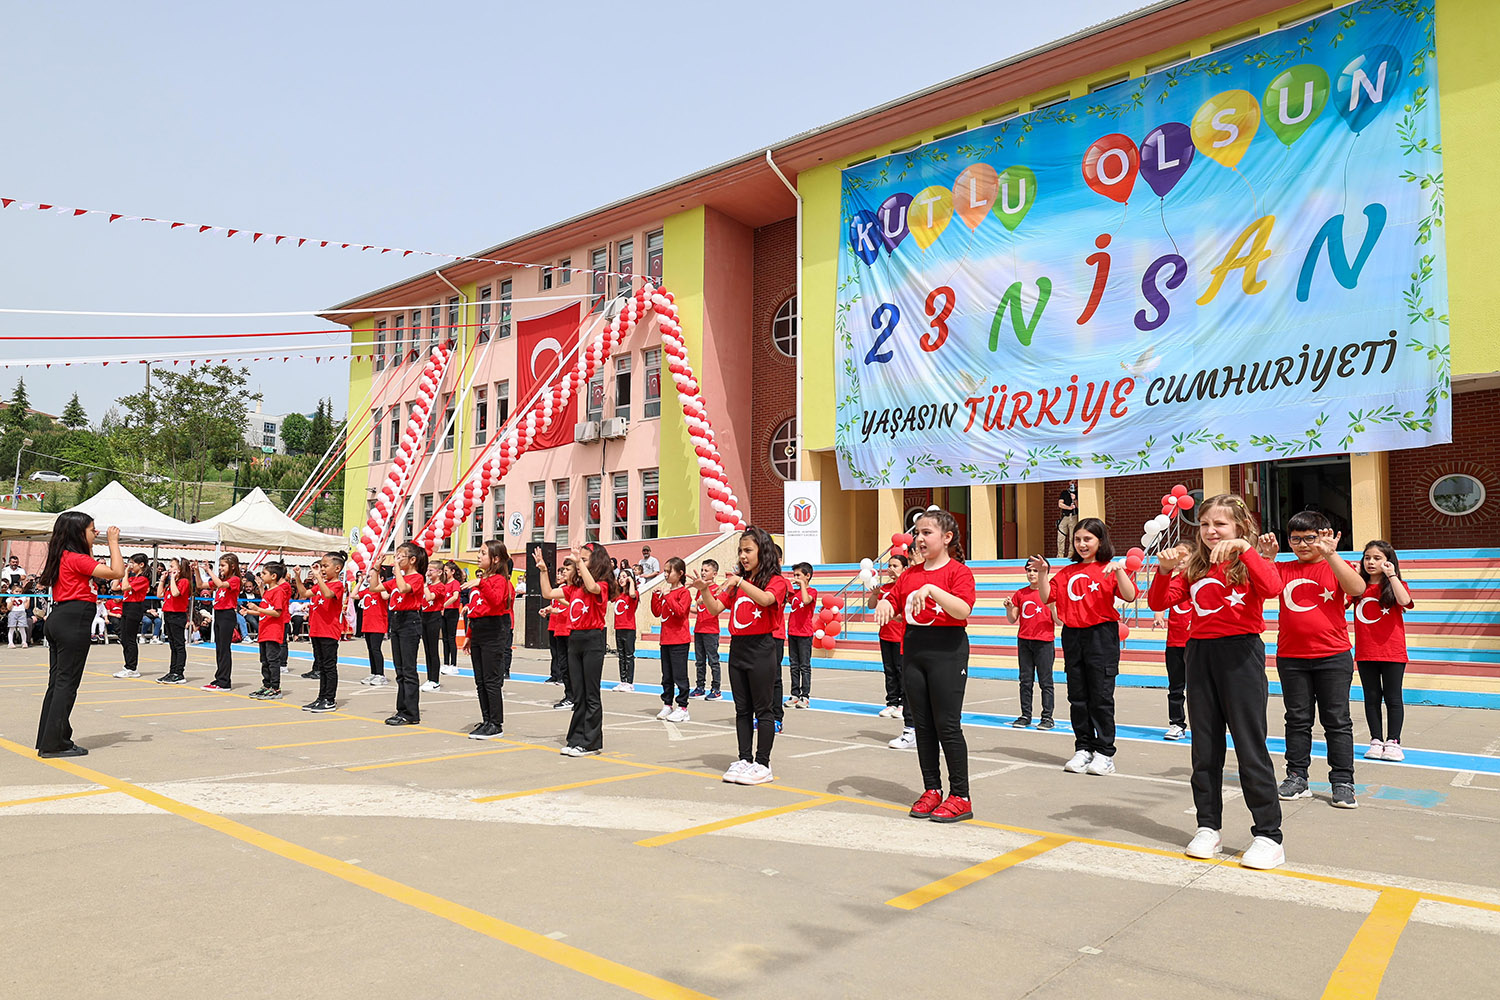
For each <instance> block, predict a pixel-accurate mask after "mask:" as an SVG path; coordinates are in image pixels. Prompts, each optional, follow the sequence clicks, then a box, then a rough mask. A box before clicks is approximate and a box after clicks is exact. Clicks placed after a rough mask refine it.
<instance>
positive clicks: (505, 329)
mask: <svg viewBox="0 0 1500 1000" xmlns="http://www.w3.org/2000/svg"><path fill="white" fill-rule="evenodd" d="M510 289H511V285H510V279H509V278H506V279H505V280H504V281H502V282H500V321H499V324H498V325H499V329H498V330H497V331H496V336H497V337H498V338H499V339H501V340H504V339H505V338H506V337H509V336H510Z"/></svg>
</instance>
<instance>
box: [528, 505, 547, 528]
mask: <svg viewBox="0 0 1500 1000" xmlns="http://www.w3.org/2000/svg"><path fill="white" fill-rule="evenodd" d="M531 525H532V527H534V528H545V527H546V526H547V505H546V503H544V502H543V501H541V500H538V501H537V502H536V503H534V504H532V505H531Z"/></svg>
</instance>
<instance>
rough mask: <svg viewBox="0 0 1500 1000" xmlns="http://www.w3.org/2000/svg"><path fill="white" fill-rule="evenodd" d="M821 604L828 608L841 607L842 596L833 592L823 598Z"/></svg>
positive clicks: (842, 604)
mask: <svg viewBox="0 0 1500 1000" xmlns="http://www.w3.org/2000/svg"><path fill="white" fill-rule="evenodd" d="M823 606H824V607H829V608H842V607H843V606H844V599H843V598H842V597H839V596H838V595H837V594H833V595H830V596H828V597H825V598H823Z"/></svg>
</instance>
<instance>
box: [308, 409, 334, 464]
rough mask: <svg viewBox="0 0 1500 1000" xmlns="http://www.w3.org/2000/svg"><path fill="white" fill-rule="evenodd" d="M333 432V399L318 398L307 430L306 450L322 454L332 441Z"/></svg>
mask: <svg viewBox="0 0 1500 1000" xmlns="http://www.w3.org/2000/svg"><path fill="white" fill-rule="evenodd" d="M333 433H334V431H333V400H331V399H320V400H318V410H317V412H316V413H314V414H313V418H312V426H311V428H310V429H309V431H308V435H307V450H308V451H309V452H310V453H312V454H314V455H321V454H323V453H324V452H325V451H327V450H328V446H329V445H331V444H332V443H333Z"/></svg>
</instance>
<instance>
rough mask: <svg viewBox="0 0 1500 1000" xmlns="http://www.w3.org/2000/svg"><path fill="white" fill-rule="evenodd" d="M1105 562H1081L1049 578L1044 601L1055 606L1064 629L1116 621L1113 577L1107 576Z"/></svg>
mask: <svg viewBox="0 0 1500 1000" xmlns="http://www.w3.org/2000/svg"><path fill="white" fill-rule="evenodd" d="M1106 565H1107V564H1106V563H1100V562H1086V563H1084V562H1081V563H1074V564H1073V565H1071V566H1064V567H1063V568H1062V569H1060V570H1058V571H1057V572H1056V573H1054V574H1053V575H1052V579H1051V580H1050V581H1049V582H1048V587H1049V588H1050V589H1049V590H1048V592H1047V599H1048V600H1049V601H1051V602H1052V603H1053V604H1056V605H1057V617H1058V618H1060V619H1062V623H1063V627H1064V628H1089V627H1091V626H1094V625H1102V624H1103V623H1104V622H1117V621H1119V620H1120V612H1119V611H1117V610H1115V575H1114V574H1113V573H1106V572H1105V566H1106Z"/></svg>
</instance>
